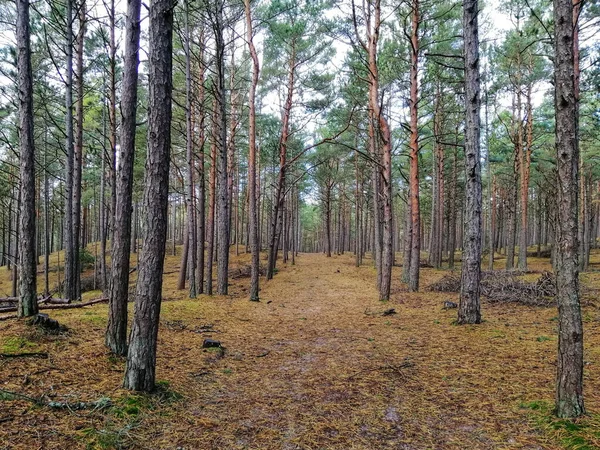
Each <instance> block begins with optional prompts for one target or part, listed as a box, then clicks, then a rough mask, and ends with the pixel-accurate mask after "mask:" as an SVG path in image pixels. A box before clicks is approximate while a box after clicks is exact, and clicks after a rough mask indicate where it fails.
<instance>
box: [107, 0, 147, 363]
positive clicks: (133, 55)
mask: <svg viewBox="0 0 600 450" xmlns="http://www.w3.org/2000/svg"><path fill="white" fill-rule="evenodd" d="M141 5H142V2H141V1H140V0H129V1H128V2H127V19H126V23H125V57H124V70H123V83H122V88H121V115H122V116H121V147H120V155H119V166H118V168H117V184H116V186H115V187H116V189H115V193H114V195H116V197H117V198H116V205H117V208H116V210H115V218H114V229H113V236H112V264H111V279H112V282H111V286H110V295H109V299H110V300H109V313H108V326H107V328H106V336H105V342H106V346H107V347H108V348H109V349H110V350H111V351H112V352H113V353H115V354H117V355H125V354H127V300H128V298H129V257H130V255H129V252H130V249H131V206H132V198H133V166H134V158H135V133H136V113H137V86H138V64H139V42H140V11H141ZM136 209H137V208H136ZM103 226H104V225H103ZM134 226H135V224H134ZM104 289H105V290H107V288H106V287H105V288H104Z"/></svg>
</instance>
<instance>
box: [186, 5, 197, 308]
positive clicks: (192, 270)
mask: <svg viewBox="0 0 600 450" xmlns="http://www.w3.org/2000/svg"><path fill="white" fill-rule="evenodd" d="M191 39H192V37H191V33H190V24H189V0H186V1H185V93H186V95H185V101H186V108H185V135H186V159H187V166H188V167H187V169H188V171H187V230H188V236H187V240H188V255H189V260H188V261H187V262H188V264H187V265H188V277H189V279H190V292H189V296H190V298H196V262H197V260H196V247H197V242H196V239H197V236H196V231H197V230H196V214H195V212H194V130H193V128H192V62H191V60H192V54H191V49H190V41H191Z"/></svg>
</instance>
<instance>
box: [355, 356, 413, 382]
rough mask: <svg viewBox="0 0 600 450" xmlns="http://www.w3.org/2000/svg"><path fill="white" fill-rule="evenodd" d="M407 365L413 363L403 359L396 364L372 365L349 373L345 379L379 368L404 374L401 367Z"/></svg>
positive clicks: (410, 365) (404, 367)
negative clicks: (351, 373)
mask: <svg viewBox="0 0 600 450" xmlns="http://www.w3.org/2000/svg"><path fill="white" fill-rule="evenodd" d="M409 367H414V363H413V362H411V361H409V360H405V361H404V362H402V363H400V364H396V365H394V364H386V365H384V366H379V367H372V368H370V369H363V370H359V371H358V372H356V373H355V374H353V375H350V376H349V377H348V378H347V379H346V380H347V381H350V380H352V379H353V378H354V377H356V376H358V375H361V374H364V373H369V372H377V371H380V370H389V371H392V372H395V373H397V374H399V375H404V374H403V373H402V369H407V368H409Z"/></svg>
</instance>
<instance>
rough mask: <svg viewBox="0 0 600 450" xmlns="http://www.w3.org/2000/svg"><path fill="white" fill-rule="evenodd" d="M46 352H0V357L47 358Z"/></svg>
mask: <svg viewBox="0 0 600 450" xmlns="http://www.w3.org/2000/svg"><path fill="white" fill-rule="evenodd" d="M47 357H48V353H46V352H24V353H0V359H6V358H47Z"/></svg>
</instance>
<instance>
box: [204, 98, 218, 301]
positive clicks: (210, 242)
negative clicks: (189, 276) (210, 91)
mask: <svg viewBox="0 0 600 450" xmlns="http://www.w3.org/2000/svg"><path fill="white" fill-rule="evenodd" d="M217 118H218V116H217V110H216V108H214V110H213V123H212V133H211V134H212V136H211V145H210V172H209V175H208V224H207V226H208V229H207V245H206V293H207V294H208V295H212V294H213V282H212V272H213V252H214V246H215V187H216V186H215V183H216V175H217V169H216V163H217V137H216V134H217V133H218V124H217Z"/></svg>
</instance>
